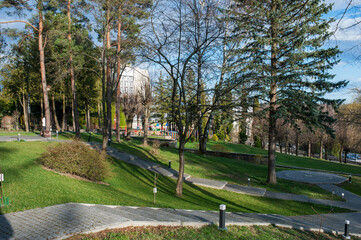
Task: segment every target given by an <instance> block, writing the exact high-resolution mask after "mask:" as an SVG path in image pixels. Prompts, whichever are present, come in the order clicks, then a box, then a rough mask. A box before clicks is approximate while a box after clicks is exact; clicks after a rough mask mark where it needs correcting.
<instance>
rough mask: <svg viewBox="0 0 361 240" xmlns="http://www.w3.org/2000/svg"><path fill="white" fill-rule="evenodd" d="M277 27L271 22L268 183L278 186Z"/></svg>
mask: <svg viewBox="0 0 361 240" xmlns="http://www.w3.org/2000/svg"><path fill="white" fill-rule="evenodd" d="M271 12H272V13H274V12H276V4H275V3H274V1H272V4H271ZM276 31H277V26H276V22H275V20H274V19H272V21H271V37H272V45H271V76H272V78H273V79H272V82H271V86H270V87H271V88H270V93H269V99H270V110H269V135H268V177H267V183H270V184H276V183H277V178H276V121H277V119H276V111H277V106H276V101H277V85H276V79H275V78H276V76H277V41H276V39H277V32H276Z"/></svg>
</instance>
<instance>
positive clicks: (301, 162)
mask: <svg viewBox="0 0 361 240" xmlns="http://www.w3.org/2000/svg"><path fill="white" fill-rule="evenodd" d="M217 145H222V146H223V148H224V149H226V150H227V151H229V152H236V153H246V154H261V155H267V152H268V151H267V150H264V149H260V148H256V147H251V146H248V145H244V144H234V143H228V142H221V141H219V142H213V141H211V142H209V143H208V145H207V147H208V149H209V150H212V149H213V148H215V147H216V146H217ZM186 148H193V149H197V148H198V143H197V142H194V143H191V142H189V143H187V144H186ZM276 164H278V165H286V166H293V167H304V168H313V169H320V170H326V171H338V172H345V173H356V174H361V166H355V165H347V164H344V163H337V162H331V161H327V160H321V159H317V158H308V157H300V156H294V155H289V154H285V153H276Z"/></svg>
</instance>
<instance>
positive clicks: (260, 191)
mask: <svg viewBox="0 0 361 240" xmlns="http://www.w3.org/2000/svg"><path fill="white" fill-rule="evenodd" d="M223 189H224V190H227V191H231V192H236V193H242V194H248V195H253V196H261V197H262V196H263V195H264V194H265V193H266V189H264V188H255V187H246V186H241V185H236V184H229V183H228V184H227V185H226V186H225V187H224V188H223Z"/></svg>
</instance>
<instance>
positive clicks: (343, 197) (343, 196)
mask: <svg viewBox="0 0 361 240" xmlns="http://www.w3.org/2000/svg"><path fill="white" fill-rule="evenodd" d="M341 197H342V201H345V194H344V193H341Z"/></svg>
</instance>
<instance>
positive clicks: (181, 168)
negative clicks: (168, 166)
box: [176, 134, 185, 197]
mask: <svg viewBox="0 0 361 240" xmlns="http://www.w3.org/2000/svg"><path fill="white" fill-rule="evenodd" d="M184 145H185V135H183V134H182V136H180V138H179V174H178V180H177V187H176V195H177V196H178V197H182V195H183V178H184Z"/></svg>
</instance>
